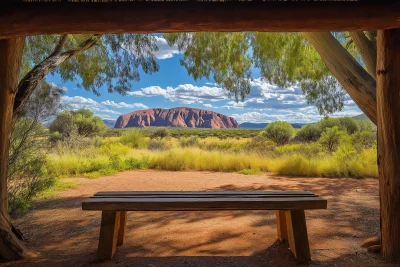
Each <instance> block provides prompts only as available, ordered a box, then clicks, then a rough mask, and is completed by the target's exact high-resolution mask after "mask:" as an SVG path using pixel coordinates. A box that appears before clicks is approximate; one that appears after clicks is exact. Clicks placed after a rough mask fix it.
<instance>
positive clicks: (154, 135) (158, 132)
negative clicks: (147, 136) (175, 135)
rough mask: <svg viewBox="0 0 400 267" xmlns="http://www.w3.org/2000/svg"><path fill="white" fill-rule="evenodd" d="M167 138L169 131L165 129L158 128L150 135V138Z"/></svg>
mask: <svg viewBox="0 0 400 267" xmlns="http://www.w3.org/2000/svg"><path fill="white" fill-rule="evenodd" d="M168 136H170V132H169V130H168V129H167V128H165V127H159V128H157V129H156V130H155V131H154V132H153V133H152V135H151V138H158V139H163V138H165V137H168Z"/></svg>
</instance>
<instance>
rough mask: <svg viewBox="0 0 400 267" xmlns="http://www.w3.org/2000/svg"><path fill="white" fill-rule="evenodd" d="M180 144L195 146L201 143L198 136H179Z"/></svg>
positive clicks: (182, 145)
mask: <svg viewBox="0 0 400 267" xmlns="http://www.w3.org/2000/svg"><path fill="white" fill-rule="evenodd" d="M179 144H180V146H181V147H195V146H198V144H199V138H198V137H197V136H191V137H181V138H179Z"/></svg>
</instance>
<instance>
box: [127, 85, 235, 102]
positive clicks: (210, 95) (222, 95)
mask: <svg viewBox="0 0 400 267" xmlns="http://www.w3.org/2000/svg"><path fill="white" fill-rule="evenodd" d="M127 94H128V95H131V96H144V97H152V96H162V97H164V98H167V99H169V100H170V101H172V102H178V103H182V104H195V103H203V102H204V101H210V102H216V101H220V100H226V99H229V98H228V93H227V91H226V90H224V89H222V88H221V87H217V86H196V85H193V84H180V85H178V86H177V87H171V86H168V87H167V88H165V89H164V88H161V87H160V86H150V87H145V88H142V89H140V90H138V91H133V92H128V93H127Z"/></svg>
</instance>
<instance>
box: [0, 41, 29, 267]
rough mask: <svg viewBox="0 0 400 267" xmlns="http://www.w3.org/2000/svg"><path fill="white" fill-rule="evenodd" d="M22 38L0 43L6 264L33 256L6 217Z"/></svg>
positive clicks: (0, 210)
mask: <svg viewBox="0 0 400 267" xmlns="http://www.w3.org/2000/svg"><path fill="white" fill-rule="evenodd" d="M24 44H25V38H12V39H4V40H0V257H1V258H3V259H5V260H15V259H20V258H23V257H26V256H29V255H32V254H31V253H30V252H29V251H28V249H27V248H26V247H25V245H24V244H23V243H22V241H21V240H19V239H18V237H17V236H16V235H15V234H14V233H13V230H12V225H11V223H10V220H9V215H8V193H7V177H8V150H9V146H10V137H11V122H12V116H13V105H14V97H15V94H16V90H17V84H18V74H19V70H20V65H21V58H22V51H23V47H24Z"/></svg>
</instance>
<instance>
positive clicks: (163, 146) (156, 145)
mask: <svg viewBox="0 0 400 267" xmlns="http://www.w3.org/2000/svg"><path fill="white" fill-rule="evenodd" d="M171 147H172V145H171V144H170V143H168V142H166V141H164V140H151V141H150V143H149V145H148V146H147V149H149V150H168V149H170V148H171Z"/></svg>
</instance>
